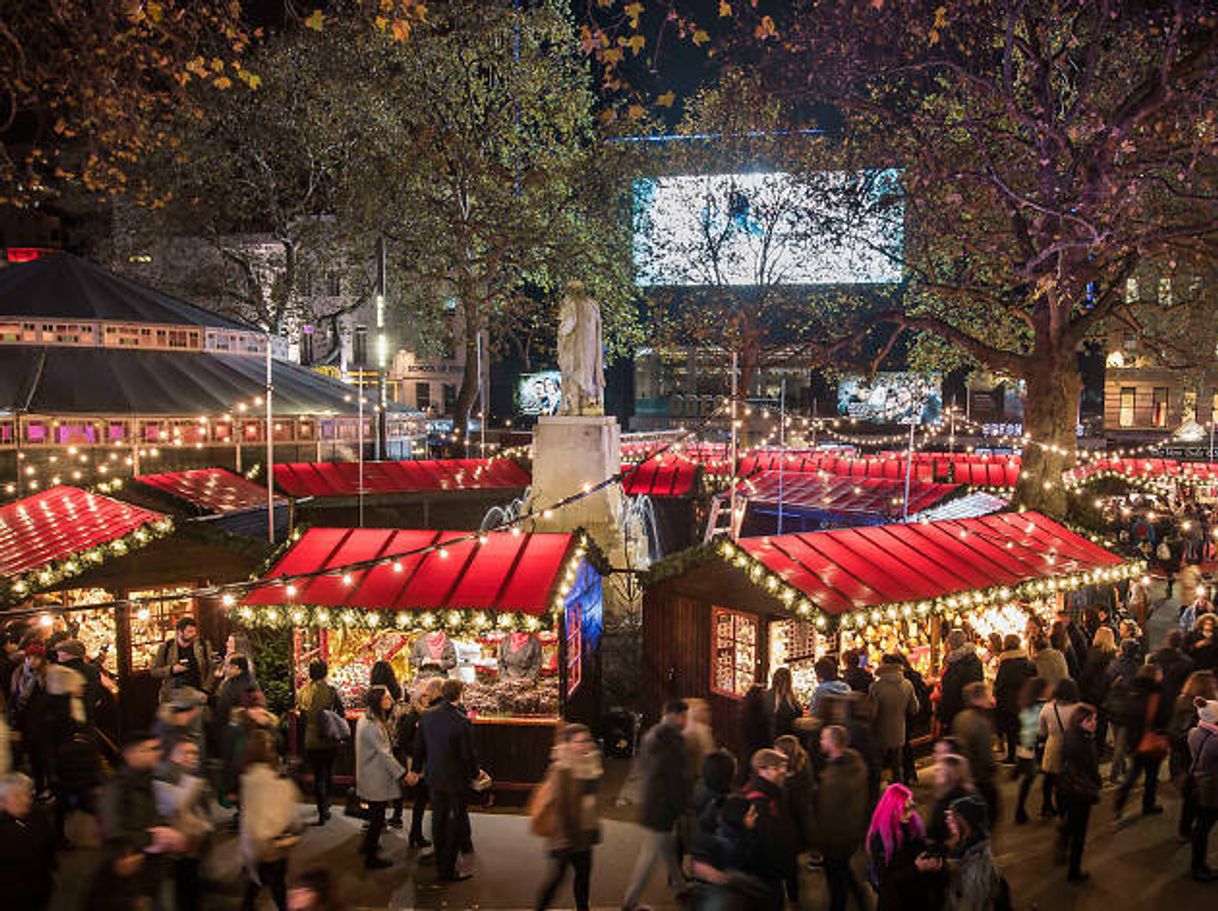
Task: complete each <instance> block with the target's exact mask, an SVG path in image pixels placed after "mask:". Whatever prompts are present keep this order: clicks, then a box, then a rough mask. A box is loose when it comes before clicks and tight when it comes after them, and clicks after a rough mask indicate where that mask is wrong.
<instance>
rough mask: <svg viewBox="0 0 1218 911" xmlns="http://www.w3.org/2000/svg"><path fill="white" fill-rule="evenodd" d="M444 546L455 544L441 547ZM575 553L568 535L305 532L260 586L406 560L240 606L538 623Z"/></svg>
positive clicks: (275, 589)
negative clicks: (484, 614) (472, 615)
mask: <svg viewBox="0 0 1218 911" xmlns="http://www.w3.org/2000/svg"><path fill="white" fill-rule="evenodd" d="M446 541H454V542H458V543H453V544H451V545H445V542H446ZM578 546H579V537H578V536H577V535H573V534H549V533H532V534H529V533H521V534H512V533H510V532H491V533H488V534H486V535H483V536H481V537H471V536H470V534H469V533H466V532H453V531H413V530H406V529H380V528H375V529H374V528H359V529H352V528H312V529H309V530H308V531H307V532H305V533H304V535H303V536H302V537H301V538H300V540H299V541H297V542H296V543H295V544H293V545H292V547H291V549H290V550H288V552H287V553H286V554H284V555H283V557H282V558H280V560H279V561H278V562H277V563H276V564H275V565H274V566H273V567H272V568H271V569H270V571H269V572H267V573H266V574H265V576H264V577H263V578H264V579H274V578H277V577H282V576H294V575H298V574H302V573H313V572H317V571H319V570H324V569H328V568H336V567H342V566H347V565H350V564H353V563H359V562H362V561H365V560H374V559H378V558H391V557H393V556H395V555H397V554H411V553H413V552H416V551H422V550H423V549H425V548H433V549H432V550H430V551H429V552H427V553H414V554H413V555H412V556H403V557H402V558H401V559H400V560H398V561H397V567H398V568H395V565H394V563H393V562H385V563H382V564H380V565H378V566H374V567H373V568H371V569H365V570H359V571H355V572H352V573H351V574H350V579H349V580H347V581H344V579H343V577H342V576H341V575H330V576H319V577H316V578H312V579H304V580H300V581H298V582H295V583H292V584H293V586H294V588H295V591H294V592H293V593H289V591H288V587H287V584H286V583H285V584H281V585H267V586H264V587H260V588H257V589H254V590H253V591H252V592H251V593H250V594H249V595H248V596H247V597H246V598H245V604H247V605H251V606H257V605H289V604H299V605H308V606H312V607H326V608H340V607H343V608H345V607H356V608H367V609H376V610H399V611H404V610H418V611H447V610H475V611H478V610H485V611H498V612H506V611H510V612H520V613H527V614H533V615H541V614H544V613H546V612H547V611H549V610H550V609H552V607H553V600H554V595H555V592H556V591H558V589H559V587H560V585H561V583H562V581H563V579H564V578H565V575H566V571H567V568H568V564H569V562H570V560H571V559H572V557H573V555H574V553H575V551H576V550H577V548H578Z"/></svg>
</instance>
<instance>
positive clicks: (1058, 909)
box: [54, 578, 1218, 911]
mask: <svg viewBox="0 0 1218 911" xmlns="http://www.w3.org/2000/svg"><path fill="white" fill-rule="evenodd" d="M1183 587H1184V591H1183V592H1181V591H1180V588H1181V587H1180V586H1177V591H1176V594H1177V596H1178V597H1191V588H1192V579H1191V578H1190V579H1186V580H1185V585H1184V586H1183ZM1176 614H1177V611H1176V602H1175V601H1174V600H1173V601H1170V602H1167V603H1164V604H1162V606H1161V607H1160V608H1159V610H1158V611H1156V615H1155V616H1154V617H1153V619H1152V622H1151V641H1152V643H1154V644H1157V643H1158V642H1160V641H1161V640H1162V638H1163V635H1164V634H1165V633H1166V631H1167V630H1168V629H1170V628H1171V625H1172V624H1173V623H1174V622H1175V618H1176ZM624 771H625V770H624V768H623V767H622V766H621V764H617V765H613V764H611V766H610V769H609V777H608V779H607V784H608V786H609V790H610V792H612V789H613V788H614V787H615V785H616V783H617V782H620V780H621V779H622V777H623V775H624ZM1012 788H1013V786H1012V785H1011V784H1010V783H1009V782H1005V783H1004V785H1003V795H1002V796H1003V798H1005V804H1004V806H1005V807H1006V808H1007V812H1006V813H1004V817H1005V818H1004V819H1003V820H1002V821H1001V822H1000V825H999V826H998V829H997V831H996V833H995V839H994V848H995V853H996V855H997V858H998V863H999V865H1000V866H1001V868H1002V869H1003V871H1004V873H1006V875H1007V877H1008V878H1009V880H1010V882H1011V885H1012V890H1013V894H1014V898H1015V906H1016V908H1019V909H1039V911H1118V909H1124V908H1142V907H1154V908H1158V909H1181V911H1184V909H1191V908H1202V907H1205V906H1207V905H1208V906H1211V907H1212V906H1213V903H1214V902H1215V901H1216V900H1218V884H1214V885H1210V886H1204V885H1200V884H1197V883H1194V882H1192V881H1191V880H1190V879H1188V878H1187V877H1186V875H1185V874H1186V873H1187V870H1188V847H1187V846H1186V845H1181V844H1179V843H1177V841H1176V839H1175V825H1176V819H1177V816H1178V809H1179V801H1178V799H1177V797H1176V794H1175V792H1174V789H1173V788H1172V787H1171V786H1170V785H1168V784H1166V783H1165V784H1164V785H1163V786H1162V788H1161V794H1162V801H1161V802H1162V803H1163V804H1164V805H1165V806H1166V807H1167V813H1166V814H1164V815H1163V816H1160V817H1152V818H1148V819H1141V818H1135V819H1134V820H1133V821H1132V822H1129V823H1127V824H1126V825H1124V826H1122V827H1120V828H1119V829H1118V828H1117V827H1116V826H1114V824H1113V819H1112V789H1111V788H1108V789H1106V790H1105V794H1104V797H1103V799H1102V801H1101V803H1100V805H1099V806H1098V807H1096V811H1095V813H1094V815H1093V817H1092V824H1091V832H1090V839H1089V842H1088V847H1087V853H1086V857H1085V860H1084V866H1085V867H1086V868H1087V869H1089V870H1091V872H1092V873H1093V875H1094V878H1093V880H1092V881H1091V883H1089V884H1087V885H1085V886H1073V885H1068V884H1067V883H1066V882H1065V869H1064V868H1063V867H1059V866H1055V865H1054V863H1053V855H1054V841H1055V838H1054V830H1053V826H1052V824H1051V823H1049V822H1044V821H1040V820H1036V821H1034V822H1032V823H1031V824H1029V825H1027V826H1023V827H1017V826H1015V825H1013V824H1011V823H1010V821H1009V816H1010V810H1011V808H1012V807H1013V800H1014V797H1013V793H1012ZM1130 804H1131V806H1132V807H1134V808H1136V807H1137V800H1136V794H1135V799H1134V800H1131V802H1130ZM301 812H302V816H304V815H306V811H305V809H304V808H302V810H301ZM609 812H610V815H611V816H614V817H616V818H613V819H610V820H608V821H607V822H606V824H605V843H604V844H603V845H602V846H601V847H600V848H599V849H598V850H597V853H596V859H595V865H594V869H593V893H592V899H593V903H594V905H595V906H596V907H597V908H616V907H618V906H619V903H620V901H621V897H622V893H623V891H624V889H625V886H626V882H627V880H628V879H629V876H630V870H631V866H632V864H633V861H634V851H635V848H636V846H637V829H636V827H635V826H634V824H633V823H631V822H627V821H625V819H626V817H627V815H628V814H627V811H625V810H617V809H613V810H610V811H609ZM358 838H359V822H358V820H353V819H348V818H345V817H336V818H335V819H334V820H333V821H332V822H331V823H330V825H328V826H327V827H325V828H324V829H315V828H310V829H309V830H308V831H307V833H306V835H305V838H304V841H303V843H302V844H301V846H300V847H299V849H298V851H297V855H296V857H294V858H293V867H294V868H299V867H303V866H306V865H311V864H322V865H324V866H327V867H329V868H330V869H331V870H333V871H334V873H335V875H336V876H337V877H338V879H339V882H340V886H341V891H342V897H343V907H344V908H352V909H354V908H361V909H362V908H367V909H378V911H380V909H388V911H405V909H411V908H435V909H440V908H453V909H456V908H488V909H521V908H529V907H531V906H532V903H533V900H534V896H535V893H536V890H537V885H538V882H539V880H540V879H541V877H542V876H543V875H544V871H545V860H544V857H543V853H542V843H541V841H540V840H539V839H537V838H534V837H533V836H531V835H530V834H529V833H528V826H527V821H526V820H525V819H524V818H523V817H522V816H520V815H518V814H517V813H514V812H511V811H497V812H491V813H480V814H477V815H475V817H474V841H475V846H476V847H477V853H476V854H475V855H473V856H472V857H471V858H470V863H469V864H468V865H467V869H469V870H470V872H472V873H474V878H473V879H471V880H469V881H467V882H464V883H460V884H457V885H453V886H448V887H443V888H441V887H438V886H437V885H436V884H435V882H434V878H435V874H434V869H433V868H432V867H431V866H429V865H426V864H423V863H420V858H419V855H418V852H412V851H408V850H407V849H406V845H405V842H404V840H403V838H402V837H401V834H400V833H397V832H393V833H391V834H390V835H389V836H387V838H386V839H385V842H384V844H385V846H386V849H387V850H386V853H387V854H388V856H390V857H391V858H393V859H394V860H395V861H397V862H398V863H397V865H396V866H394V867H393V868H391V869H388V870H384V871H378V872H376V873H371V874H367V873H365V872H364V871H363V870H362V868H361V867H360V865H359V864H358V863H357V861H356V845H357V842H358ZM1214 842H1215V845H1214V849H1213V853H1214V854H1218V837H1216V838H1215V839H1214ZM94 862H95V860H94V855H93V854H92V852H87V851H76V852H72V853H71V854H69V855H67V856H66V862H65V870H64V873H65V875H64V876H63V877H62V880H63V883H62V885H63V888H61V890H60V894H59V895H58V896H57V900H56V903H55V905H54V907H55V909H56V911H59V909H64V911H67V909H70V908H75V907H76V905H75V902H74V896H75V895H76V893H77V891H78V888H79V883H80V882H81V881H82V879H83V877H84V876H86V875H87V873H88V870H89V869H90V867H91V866H92V864H93V863H94ZM860 870H861V865H860ZM209 872H210V873H211V875H212V877H213V878H214V879H216V880H217V881H218V883H220V885H219V886H218V887H217V889H216V890H215V891H213V893H212V894H211V895H209V897H208V900H207V905H206V906H207V908H208V909H217V911H219V909H232V908H236V907H237V905H238V902H239V896H240V888H241V885H240V884H241V876H240V870H239V861H238V858H237V853H236V845H235V842H234V839H233V838H232V836H228V835H226V836H224V837H223V838H222V839H221V840H220V844H219V845H218V847H217V850H216V851H215V852H214V856H213V859H212V862H211V864H210V865H209ZM804 891H805V895H804V901H803V903H802V904H803V907H805V908H808V909H821V908H824V907H826V906H827V897H826V893H825V889H824V883H823V878H822V876H821V875H820V874H819V873H818V872H812V873H808V874H807V875H806V877H805V890H804ZM645 900H646V901H649V902H651V903H652V904H653V906H654V907H657V908H675V907H676V906H675V904H673V903H672V902H671V901H670V900H669V899H668V896H667V894H666V890H665V889H664V887H663V884H662V882H661V881H660V877H659V874H657V876H656V878H655V879H654V881H653V882H652V884H651V886H650V888H649V890H648V892H647V894H646V895H645ZM261 907H262V908H271V907H272V905H271V903H270V901H269V897H265V898H264V900H263V904H262V905H261ZM557 907H560V908H570V907H571V898H570V892H569V886H568V891H565V892H563V893H562V894H561V895H560V903H559V904H558V905H557Z"/></svg>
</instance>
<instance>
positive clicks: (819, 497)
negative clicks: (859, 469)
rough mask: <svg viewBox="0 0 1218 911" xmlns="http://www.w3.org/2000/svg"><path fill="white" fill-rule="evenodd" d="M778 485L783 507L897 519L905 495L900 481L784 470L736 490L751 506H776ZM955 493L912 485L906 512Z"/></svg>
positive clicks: (755, 478)
mask: <svg viewBox="0 0 1218 911" xmlns="http://www.w3.org/2000/svg"><path fill="white" fill-rule="evenodd" d="M780 485H781V489H782V503H783V506H784V507H789V508H791V509H806V510H815V511H818V512H837V513H866V514H869V515H878V516H897V517H899V516H900V515H901V514H902V504H901V501H902V499H903V498H904V496H905V483H904V482H903V481H887V480H879V479H876V478H851V477H844V476H842V475H821V474H819V473H812V474H807V473H800V472H792V471H786V470H785V469H784V470H783V471H782V472H781V473H780V472H778V471H763V472H761V473H760V474H756V475H754V476H752V477H750V478H748V479H746V480H744V481H741V482H740V484H739V485H738V491H739V493H740V495H741V496H743V497H746V498H747V499H748V500H749V502H750V503H757V504H773V505H777V504H778V501H779V487H780ZM956 490H957V487H956V485H955V484H929V483H925V482H921V481H914V482H911V483H910V485H909V503H910V506H909V512H910V513H911V514H912V513H915V512H920V511H921V510H923V509H927V508H928V507H930V506H932V505H934V504H936V503H938V502H939V501H940V500H942V499H943V498H944V497H946V496H948V495H949V494H952V493H954V492H955V491H956Z"/></svg>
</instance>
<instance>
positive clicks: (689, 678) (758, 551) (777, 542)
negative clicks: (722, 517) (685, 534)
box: [643, 512, 1141, 731]
mask: <svg viewBox="0 0 1218 911" xmlns="http://www.w3.org/2000/svg"><path fill="white" fill-rule="evenodd" d="M1140 571H1141V567H1140V566H1138V565H1135V564H1126V563H1124V562H1123V561H1122V560H1121V558H1120V557H1117V556H1116V555H1114V554H1112V553H1109V552H1108V551H1106V550H1104V549H1103V548H1102V547H1099V546H1098V545H1096V544H1093V543H1092V542H1091V541H1088V540H1087V539H1086V538H1083V537H1081V536H1079V535H1076V534H1074V533H1073V532H1071V531H1069V530H1068V529H1066V528H1064V527H1063V526H1061V525H1059V524H1058V523H1057V522H1054V521H1052V520H1051V519H1048V518H1046V517H1045V516H1043V515H1040V514H1038V513H1033V512H1026V513H1009V512H1008V513H1000V514H996V515H990V516H985V517H982V518H974V519H964V520H947V521H941V522H931V523H909V524H901V525H879V526H870V527H864V528H848V529H840V530H836V531H825V532H815V533H808V534H792V535H783V536H780V537H759V538H742V539H740V540H739V541H736V542H731V541H727V540H724V541H718V542H712V543H710V544H706V545H703V546H701V547H698V548H693V549H691V550H689V551H686V552H685V553H683V554H678V555H676V556H675V557H673V558H671V559H669V560H666V561H664V562H662V563H659V564H657V565H655V566H653V567H652V569H651V571H650V573H649V578H648V583H647V587H646V591H645V594H644V601H643V665H644V678H645V679H644V682H643V690H644V693H645V701H646V705H645V710H646V711H647V712H648V714H649V715H650V716H652V717H654V716H655V715H656V714H657V712H658V709H659V706H660V705H661V704H662V702H663V701H664V700H665V699H667V698H671V697H673V696H705V695H709V699H710V703H711V708H712V711H713V713H714V716H715V721H716V724H717V726H718V729H719V730H721V731H736V730H738V729H739V718H740V707H741V700H742V699H743V697H744V695H745V694H746V693H747V691H748V690H749V688H750V687H752V686H753V685H754V684H764V683H765V682H767V681H768V680H769V677H770V673H771V671H772V670H773V669H774V668H776V667H778V666H780V665H786V666H788V667H790V668H791V670H792V673H793V675H794V677H795V681H796V689H797V691H800V692H801V694H802V696H803V697H805V698H806V696H807V695H808V693H809V692H810V690H811V689H812V687H813V685H814V678H813V676H812V665H813V663H814V662H815V659H816V658H817V657H819V656H821V655H823V654H830V653H835V652H838V651H839V650H842V649H849V648H863V649H866V650H867V652H868V654H869V658H870V659H871V661H872V663H873V664H875V663H878V661H879V658H880V656H881V655H882V654H883V653H885V652H890V651H894V650H898V649H899V650H901V651H902V652H903V653H905V654H906V656H907V657H908V658H909V659H910V661H911V662H912V663H913V664H914V665H915V666H918V667H919V669H920V670H922V671H924V672H925V673H926V674H927V675H928V676H934V673H933V672H934V671H935V670H936V669H937V667H938V664H939V654H938V649H939V639H940V636H941V629H943V628H944V627H945V626H948V625H955V624H963V625H969V626H971V627H972V628H973V629H974V631H975V632H977V633H980V634H988V633H989V632H991V631H999V632H1003V633H1007V632H1019V633H1021V634H1022V633H1023V632H1024V627H1025V626H1026V624H1027V622H1028V620H1029V618H1030V616H1031V615H1032V614H1050V613H1052V612H1054V611H1055V610H1056V609H1057V606H1058V600H1059V597H1060V595H1061V593H1063V592H1066V591H1070V590H1073V589H1078V588H1080V587H1083V586H1088V585H1096V584H1104V583H1107V582H1109V581H1114V580H1116V579H1119V578H1125V577H1127V576H1129V575H1131V574H1133V573H1135V572H1140Z"/></svg>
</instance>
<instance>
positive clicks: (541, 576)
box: [236, 528, 603, 788]
mask: <svg viewBox="0 0 1218 911" xmlns="http://www.w3.org/2000/svg"><path fill="white" fill-rule="evenodd" d="M369 561H374V562H375V565H369ZM354 564H362V565H361V566H359V567H358V568H352V569H351V570H350V571H345V570H344V568H345V567H352V566H353V565H354ZM598 566H600V560H599V557H598V556H597V554H596V551H595V550H594V548H593V547H592V545H591V544H590V543H588V542H587V541H586V540H585V539H584V536H583V535H582V534H543V533H524V532H517V531H513V532H491V533H487V534H481V535H479V534H476V533H454V532H436V531H425V530H404V529H349V528H313V529H310V530H308V531H306V532H305V533H304V534H303V535H302V536H301V537H300V539H299V540H298V541H296V542H295V543H294V544H293V545H292V546H291V547H290V549H289V550H288V551H287V552H286V553H284V555H283V556H282V557H281V558H280V559H279V560H277V561H276V562H275V564H274V565H273V566H272V567H271V568H270V569H269V570H268V571H267V572H266V573H265V575H264V576H263V579H264V580H266V581H267V582H268V583H271V584H266V585H261V586H259V587H257V588H256V589H254V590H253V591H251V592H250V594H248V595H247V596H246V597H245V599H244V600H243V602H242V603H241V605H240V606H239V607H237V608H236V616H237V619H238V620H239V621H240V622H241V623H242V624H244V625H247V626H255V625H276V626H281V627H288V628H290V629H291V631H292V638H293V654H294V666H295V677H296V683H297V685H301V684H303V683H304V682H307V680H308V665H309V662H310V660H312V659H314V658H321V659H323V660H325V661H326V662H327V663H328V664H329V666H330V669H331V672H330V679H331V682H332V683H334V684H335V686H337V687H338V688H339V690H340V692H341V693H342V696H343V700H344V704H345V705H346V706H347V707H348V709H349V710H350V709H357V708H358V707H360V706H361V705H362V702H363V697H364V693H365V692H366V688H367V686H368V681H369V673H370V670H371V667H372V664H373V663H374V662H376V661H378V660H385V661H388V662H389V663H390V664H391V665H392V666H393V668H394V671H395V673H396V675H397V677H398V679H399V681H401V682H402V684H403V687H404V688H408V687H409V686H410V684H411V682H412V681H413V680H414V678H415V677H416V676H417V675H419V674H420V673H423V674H426V673H428V670H426V669H425V668H424V667H423V666H422V665H425V664H426V663H427V662H428V660H429V658H430V656H439V655H441V654H443V652H444V649H446V648H447V643H448V642H451V644H452V646H453V649H452V654H453V655H454V657H455V658H456V661H457V663H456V666H455V667H454V668H452V669H451V670H450V671H448V673H449V674H451V675H455V676H459V677H460V678H461V679H462V680H464V681H465V682H466V685H467V686H466V694H465V699H464V702H465V706H466V708H467V710H468V711H469V713H470V715H471V717H472V719H473V721H474V734H475V744H476V747H477V750H478V755H479V759H480V761H481V763H482V766H483V768H485V769H486V770H487V771H488V772H489V773H490V774H491V776H492V777H493V778H494V779H495V781H496V786H497V787H505V788H511V787H513V786H524V785H529V784H531V783H533V782H536V781H538V780H540V778H541V776H542V775H543V774H544V772H545V769H546V765H547V762H548V758H549V754H550V748H551V746H552V745H553V739H554V730H555V727H556V725H557V724H558V723H559V721H560V720H562V719H567V720H572V721H582V722H585V723H588V724H593V723H595V722H596V720H597V719H598V718H599V716H600V705H599V699H600V695H599V694H600V640H601V628H602V622H603V619H602V618H603V600H602V599H603V595H602V587H601V572H602V568H603V567H602V568H598ZM329 570H332V571H333V572H331V573H329V574H325V575H315V574H316V573H319V572H325V571H329ZM309 574H314V575H309ZM273 580H280V581H278V582H274V581H273ZM535 644H536V645H540V654H541V658H540V669H539V670H538V671H537V672H536V673H534V674H529V675H525V676H523V677H518V676H513V675H511V674H508V673H501V671H502V664H501V659H502V658H504V657H507V656H510V655H512V654H514V653H515V652H517V651H519V650H521V649H525V648H529V649H531V648H534V647H535ZM355 714H358V712H356V713H355ZM349 761H350V757H345V758H344V759H341V760H340V762H339V771H340V773H341V772H342V771H343V767H344V765H345V764H346V763H349ZM348 768H349V766H348Z"/></svg>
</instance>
